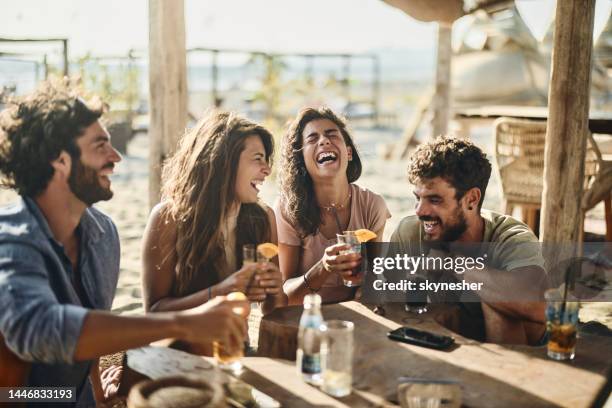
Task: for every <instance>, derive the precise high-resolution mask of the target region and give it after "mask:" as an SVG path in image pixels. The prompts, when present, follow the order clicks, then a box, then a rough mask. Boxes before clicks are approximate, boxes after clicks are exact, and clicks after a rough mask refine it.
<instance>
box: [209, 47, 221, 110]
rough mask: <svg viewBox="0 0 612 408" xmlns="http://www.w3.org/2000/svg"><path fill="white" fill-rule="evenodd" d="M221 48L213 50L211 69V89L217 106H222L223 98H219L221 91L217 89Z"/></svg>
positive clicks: (213, 101) (213, 102)
mask: <svg viewBox="0 0 612 408" xmlns="http://www.w3.org/2000/svg"><path fill="white" fill-rule="evenodd" d="M218 55H219V50H212V69H211V76H212V77H211V89H212V105H213V106H214V107H215V108H218V107H219V106H221V99H220V98H219V92H218V91H217V87H218V84H217V81H218V76H219V67H218V66H217V56H218Z"/></svg>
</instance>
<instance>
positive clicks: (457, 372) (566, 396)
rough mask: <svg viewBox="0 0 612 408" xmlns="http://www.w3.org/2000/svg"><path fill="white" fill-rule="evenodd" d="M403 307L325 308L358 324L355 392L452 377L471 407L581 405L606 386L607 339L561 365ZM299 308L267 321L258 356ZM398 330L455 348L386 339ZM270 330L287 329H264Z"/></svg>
mask: <svg viewBox="0 0 612 408" xmlns="http://www.w3.org/2000/svg"><path fill="white" fill-rule="evenodd" d="M402 306H403V305H401V304H388V305H385V310H386V315H385V316H384V317H383V316H379V315H377V314H375V313H374V312H372V311H371V310H369V309H368V308H367V307H366V306H364V305H361V304H359V303H357V302H347V303H342V304H337V305H325V306H323V309H322V312H323V317H324V318H325V319H343V320H350V321H352V322H353V323H354V324H355V353H354V369H353V372H354V378H353V387H354V388H355V389H357V390H360V391H363V392H368V393H371V394H375V395H378V396H381V397H383V398H385V399H387V400H390V401H394V402H397V400H396V398H397V395H396V394H397V386H398V378H399V377H402V376H406V377H420V378H435V379H454V380H459V382H460V384H461V386H462V389H463V403H464V404H465V405H466V406H470V407H509V406H517V407H518V406H529V407H543V406H558V405H560V406H568V407H584V406H588V405H589V403H590V401H591V399H592V398H593V397H594V396H595V395H596V393H597V391H598V390H599V387H601V385H602V384H603V383H604V380H605V372H606V370H607V368H608V367H609V366H610V364H612V361H611V359H612V342H610V341H609V338H606V337H600V336H593V335H590V336H589V335H586V334H585V335H581V338H580V340H579V343H578V347H577V354H576V359H575V360H574V361H573V362H572V363H571V364H566V363H560V362H556V361H552V360H550V359H548V358H547V357H546V349H545V347H529V346H511V345H498V344H487V343H480V342H477V341H474V340H470V339H467V338H465V337H462V336H460V335H458V334H456V333H453V332H451V331H450V330H448V329H446V328H445V327H443V326H442V323H444V324H445V325H450V326H458V324H459V323H460V322H457V321H456V320H455V319H454V318H453V314H452V313H451V314H445V313H443V310H440V308H445V307H446V306H444V305H433V306H432V311H430V312H428V313H426V314H425V315H409V314H407V313H405V312H404V311H403V308H402ZM301 311H302V310H301V307H296V306H292V307H288V308H283V309H278V310H275V311H274V312H273V313H271V314H270V315H268V316H266V317H264V318H263V320H262V322H261V326H260V333H259V336H260V337H259V347H260V352H261V351H262V350H266V348H265V347H264V345H265V344H266V343H268V342H269V341H271V339H272V338H273V336H277V335H279V333H285V334H284V335H285V336H291V337H294V336H295V335H296V333H297V328H298V321H299V316H300V314H301ZM436 319H437V320H436ZM270 323H271V324H270ZM401 325H408V326H411V327H416V328H419V329H423V330H428V331H432V332H435V333H440V334H446V335H449V334H450V335H452V336H453V337H454V338H455V340H456V343H457V347H455V348H453V349H451V350H449V351H438V350H430V349H425V348H422V347H417V346H412V345H408V344H403V343H397V342H392V341H390V340H389V339H387V336H386V333H387V332H388V331H389V330H392V329H395V328H397V327H399V326H401ZM272 326H285V327H286V329H285V330H283V331H279V330H270V331H269V330H268V328H269V327H272ZM284 340H286V341H287V342H288V343H292V340H291V339H290V338H287V337H286V338H284V339H283V338H280V339H279V338H276V339H275V340H274V341H275V342H276V343H279V344H280V343H282V342H283V341H284ZM293 344H295V342H293ZM262 347H264V348H262ZM268 350H270V348H268ZM282 352H287V350H286V349H284V350H282Z"/></svg>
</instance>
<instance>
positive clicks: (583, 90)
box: [540, 0, 595, 261]
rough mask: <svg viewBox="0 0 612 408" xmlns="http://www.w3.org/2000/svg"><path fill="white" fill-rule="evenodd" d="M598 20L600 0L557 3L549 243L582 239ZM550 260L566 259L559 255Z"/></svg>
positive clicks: (548, 163)
mask: <svg viewBox="0 0 612 408" xmlns="http://www.w3.org/2000/svg"><path fill="white" fill-rule="evenodd" d="M594 15H595V0H581V1H575V0H557V10H556V17H555V34H554V43H553V51H552V65H551V79H550V87H549V93H548V106H549V118H548V126H547V130H546V148H545V157H544V190H543V192H542V218H541V221H540V231H541V235H540V240H541V241H543V242H547V243H570V242H577V240H578V239H579V228H580V220H581V208H580V207H581V206H580V204H581V199H580V198H581V197H582V193H583V191H582V190H583V188H582V187H583V181H584V160H585V154H586V140H587V132H588V131H589V128H588V123H589V95H590V85H591V56H592V49H593V18H594ZM565 256H574V254H566V255H564V256H563V257H565ZM546 257H547V260H549V261H550V260H554V261H559V260H560V259H562V258H559V254H557V253H554V251H553V252H551V253H550V254H548V255H546Z"/></svg>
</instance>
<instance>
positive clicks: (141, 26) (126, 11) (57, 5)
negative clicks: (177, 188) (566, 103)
mask: <svg viewBox="0 0 612 408" xmlns="http://www.w3.org/2000/svg"><path fill="white" fill-rule="evenodd" d="M517 7H519V11H521V13H522V14H523V18H524V19H525V21H526V23H527V24H528V25H529V26H530V28H531V29H532V31H533V32H534V34H535V35H536V36H539V35H543V33H544V31H545V30H546V26H547V22H549V21H550V18H551V17H552V14H553V11H554V0H517ZM596 7H597V9H596V23H595V25H596V31H597V30H601V28H602V27H603V26H604V25H605V22H606V20H607V17H608V16H609V15H610V10H611V9H612V0H597V4H596ZM0 10H2V12H1V13H0V37H10V38H18V37H21V38H24V37H27V38H41V37H68V38H69V39H70V53H71V56H82V55H85V54H86V53H88V52H90V53H92V54H93V55H117V54H125V53H126V52H127V50H129V49H130V48H134V49H145V48H146V47H147V43H148V1H147V0H105V1H93V0H53V1H44V0H0ZM185 15H186V32H187V47H196V46H200V47H218V48H234V49H249V50H266V51H278V52H282V51H299V52H311V51H317V52H363V51H369V50H372V49H380V48H385V49H395V48H399V49H414V50H419V49H432V48H434V47H435V32H436V24H435V23H422V22H419V21H416V20H414V19H412V18H411V17H409V16H408V15H406V14H404V13H403V12H402V11H400V10H398V9H395V8H393V7H391V6H388V5H387V4H385V3H384V2H382V1H381V0H308V1H304V0H185ZM460 30H461V24H457V30H455V31H457V32H459V31H460ZM2 47H3V49H6V47H5V45H4V44H2ZM22 49H23V48H22Z"/></svg>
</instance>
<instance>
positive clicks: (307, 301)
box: [296, 293, 324, 385]
mask: <svg viewBox="0 0 612 408" xmlns="http://www.w3.org/2000/svg"><path fill="white" fill-rule="evenodd" d="M323 323H324V321H323V315H322V314H321V296H319V295H317V294H316V293H313V294H310V295H306V296H305V297H304V312H303V313H302V317H301V318H300V329H299V332H298V348H297V359H296V363H297V368H298V372H299V373H300V374H301V375H302V378H303V379H304V381H306V382H308V383H311V384H315V385H319V384H321V352H322V350H321V342H322V338H323V332H322V330H321V328H322V326H323Z"/></svg>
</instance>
